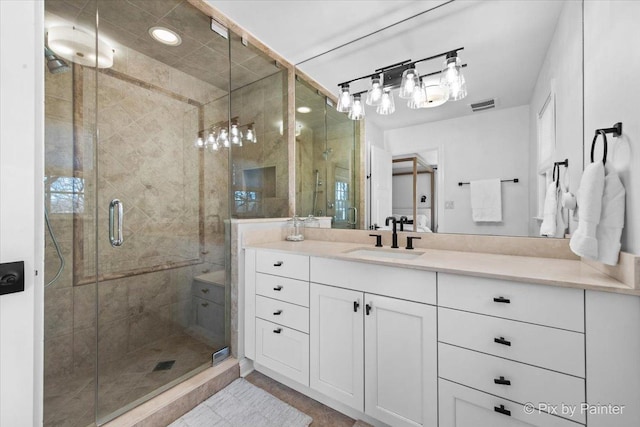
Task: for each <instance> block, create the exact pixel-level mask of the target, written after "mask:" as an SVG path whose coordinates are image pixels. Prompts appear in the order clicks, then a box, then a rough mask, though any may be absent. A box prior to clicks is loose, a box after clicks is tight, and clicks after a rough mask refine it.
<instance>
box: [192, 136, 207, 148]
mask: <svg viewBox="0 0 640 427" xmlns="http://www.w3.org/2000/svg"><path fill="white" fill-rule="evenodd" d="M193 146H194V147H196V148H203V147H204V139H202V137H201V136H199V137H197V138H196V140H195V141H194V142H193Z"/></svg>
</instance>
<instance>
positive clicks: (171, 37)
mask: <svg viewBox="0 0 640 427" xmlns="http://www.w3.org/2000/svg"><path fill="white" fill-rule="evenodd" d="M149 34H150V35H151V37H153V38H154V39H156V40H157V41H159V42H160V43H164V44H167V45H169V46H178V45H179V44H180V43H182V39H181V38H180V36H179V35H178V34H177V33H176V32H175V31H171V30H170V29H168V28H165V27H151V28H149Z"/></svg>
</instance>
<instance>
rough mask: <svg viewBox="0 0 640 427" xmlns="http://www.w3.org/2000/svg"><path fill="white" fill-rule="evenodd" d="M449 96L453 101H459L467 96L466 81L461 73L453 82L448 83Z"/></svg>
mask: <svg viewBox="0 0 640 427" xmlns="http://www.w3.org/2000/svg"><path fill="white" fill-rule="evenodd" d="M449 96H450V98H451V99H452V100H454V101H459V100H461V99H463V98H464V97H466V96H467V82H466V81H465V79H464V76H463V75H462V74H460V79H458V81H457V82H456V83H455V84H453V85H449Z"/></svg>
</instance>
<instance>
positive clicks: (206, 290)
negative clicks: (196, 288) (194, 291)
mask: <svg viewBox="0 0 640 427" xmlns="http://www.w3.org/2000/svg"><path fill="white" fill-rule="evenodd" d="M200 290H201V291H202V293H203V294H208V293H209V289H207V288H203V289H200Z"/></svg>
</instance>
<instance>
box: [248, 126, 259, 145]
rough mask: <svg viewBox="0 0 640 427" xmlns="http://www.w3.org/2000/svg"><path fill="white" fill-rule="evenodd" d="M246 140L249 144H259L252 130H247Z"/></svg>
mask: <svg viewBox="0 0 640 427" xmlns="http://www.w3.org/2000/svg"><path fill="white" fill-rule="evenodd" d="M245 139H246V140H247V141H249V142H253V143H254V144H256V143H257V142H258V140H257V139H256V134H255V132H254V131H253V129H252V128H249V129H247V133H246V135H245Z"/></svg>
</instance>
